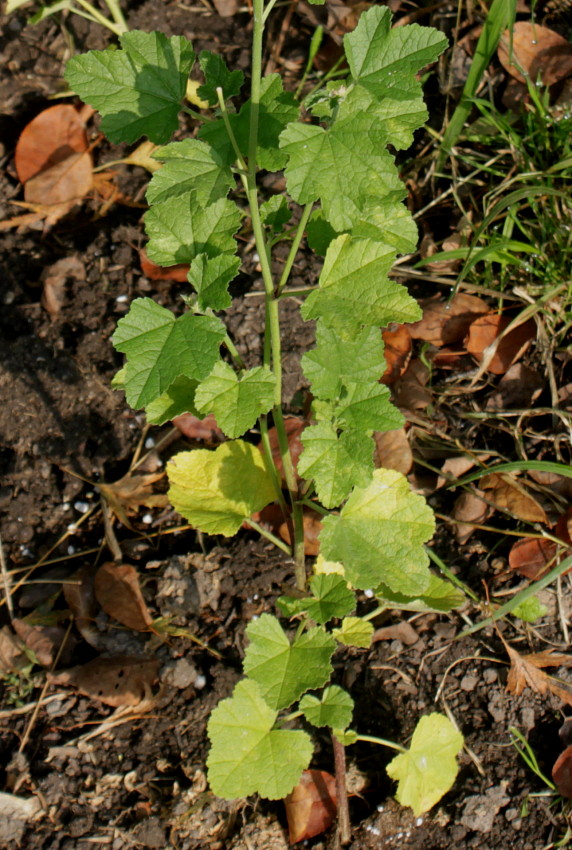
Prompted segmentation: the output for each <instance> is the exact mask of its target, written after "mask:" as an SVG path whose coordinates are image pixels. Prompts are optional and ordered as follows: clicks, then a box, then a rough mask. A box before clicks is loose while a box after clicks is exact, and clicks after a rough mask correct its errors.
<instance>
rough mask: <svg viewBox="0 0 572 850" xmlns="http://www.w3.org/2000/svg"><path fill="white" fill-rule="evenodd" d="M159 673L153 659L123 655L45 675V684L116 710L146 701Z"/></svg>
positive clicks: (96, 659) (157, 665)
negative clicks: (71, 690) (72, 692)
mask: <svg viewBox="0 0 572 850" xmlns="http://www.w3.org/2000/svg"><path fill="white" fill-rule="evenodd" d="M158 671H159V662H158V661H157V660H156V659H154V658H145V657H138V656H134V655H122V656H117V657H116V658H95V659H94V660H93V661H88V663H87V664H82V665H81V666H78V667H72V668H71V669H70V670H63V671H62V672H61V673H58V674H56V675H54V674H50V673H48V681H49V682H50V684H52V685H67V686H69V687H72V688H75V689H76V690H77V691H79V693H80V694H83V695H84V696H87V697H90V698H91V699H96V700H99V701H100V702H103V703H105V705H110V706H113V707H114V708H118V707H119V706H121V705H137V704H138V703H140V702H141V701H142V700H143V699H145V698H146V697H148V696H149V693H150V691H151V688H152V686H153V684H154V682H155V681H156V680H157V673H158Z"/></svg>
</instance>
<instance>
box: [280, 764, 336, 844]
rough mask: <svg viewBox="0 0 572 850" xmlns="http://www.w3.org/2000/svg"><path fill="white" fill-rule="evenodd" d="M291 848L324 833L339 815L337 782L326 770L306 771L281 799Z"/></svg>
mask: <svg viewBox="0 0 572 850" xmlns="http://www.w3.org/2000/svg"><path fill="white" fill-rule="evenodd" d="M284 806H285V808H286V818H287V820H288V837H289V839H290V843H291V844H296V843H297V842H298V841H306V840H307V839H309V838H313V837H314V836H315V835H320V834H321V833H322V832H325V831H326V830H327V829H329V827H330V826H331V825H332V823H333V822H334V821H335V819H336V816H337V812H338V802H337V795H336V780H335V778H334V777H333V776H332V775H331V774H330V773H326V771H325V770H305V771H304V772H303V774H302V776H301V777H300V781H299V783H298V785H296V787H295V788H294V790H293V791H291V792H290V793H289V794H288V796H287V797H285V798H284Z"/></svg>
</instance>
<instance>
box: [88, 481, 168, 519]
mask: <svg viewBox="0 0 572 850" xmlns="http://www.w3.org/2000/svg"><path fill="white" fill-rule="evenodd" d="M164 475H165V473H164V471H163V472H153V473H149V474H148V475H137V474H136V473H132V472H128V473H127V474H126V475H124V476H123V478H120V479H119V480H118V481H114V482H113V483H112V484H104V483H100V484H98V485H97V486H98V490H99V492H100V493H101V496H102V497H103V499H105V501H106V503H107V504H108V505H109V507H110V508H111V510H112V511H113V513H114V514H115V516H116V517H117V518H118V519H119V520H120V522H122V523H123V525H125V526H127V528H130V527H131V526H130V523H129V520H128V519H127V514H128V513H137V510H138V508H140V507H146V508H163V507H165V506H166V505H167V504H168V499H167V495H166V493H153V484H155V482H156V481H160V480H161V478H163V476H164Z"/></svg>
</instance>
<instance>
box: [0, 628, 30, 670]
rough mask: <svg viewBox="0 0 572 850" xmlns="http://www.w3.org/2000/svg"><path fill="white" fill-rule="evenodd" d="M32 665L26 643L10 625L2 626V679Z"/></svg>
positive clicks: (0, 665)
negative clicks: (25, 647)
mask: <svg viewBox="0 0 572 850" xmlns="http://www.w3.org/2000/svg"><path fill="white" fill-rule="evenodd" d="M29 666H30V659H29V658H28V656H27V655H26V652H25V649H24V643H23V641H22V640H21V638H19V637H18V636H17V635H16V634H14V632H13V631H12V629H11V628H10V626H2V628H0V679H1V678H2V677H3V676H7V675H9V674H10V673H17V672H18V671H21V670H23V669H24V668H25V667H29Z"/></svg>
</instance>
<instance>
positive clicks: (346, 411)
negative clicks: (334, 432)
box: [333, 382, 404, 431]
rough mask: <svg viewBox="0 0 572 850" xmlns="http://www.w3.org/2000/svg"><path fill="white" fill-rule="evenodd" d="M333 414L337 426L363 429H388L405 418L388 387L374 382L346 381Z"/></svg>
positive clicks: (399, 423)
mask: <svg viewBox="0 0 572 850" xmlns="http://www.w3.org/2000/svg"><path fill="white" fill-rule="evenodd" d="M333 415H334V421H335V422H336V424H337V425H338V426H339V427H341V428H351V429H355V430H362V431H374V430H377V431H386V430H390V431H391V430H394V429H395V428H399V427H400V426H401V425H403V421H404V420H403V415H402V414H401V413H400V412H399V410H397V408H396V407H394V406H393V404H392V403H391V395H390V392H389V390H388V389H387V387H386V386H384V385H383V384H380V383H377V382H374V383H372V384H369V385H368V384H365V383H355V384H347V385H346V387H345V392H342V393H341V394H340V397H339V398H338V399H337V403H336V405H335V407H334V410H333Z"/></svg>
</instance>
